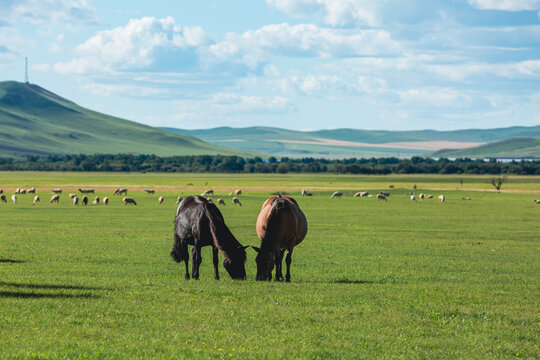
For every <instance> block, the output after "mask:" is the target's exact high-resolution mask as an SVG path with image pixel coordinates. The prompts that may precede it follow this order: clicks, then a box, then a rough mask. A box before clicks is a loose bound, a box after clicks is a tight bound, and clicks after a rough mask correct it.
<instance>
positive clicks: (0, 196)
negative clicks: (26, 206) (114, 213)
mask: <svg viewBox="0 0 540 360" xmlns="http://www.w3.org/2000/svg"><path fill="white" fill-rule="evenodd" d="M62 191H63V190H62V189H51V192H52V193H53V195H52V196H51V198H50V200H49V203H51V204H52V203H59V202H60V195H61V194H62ZM78 191H79V192H80V193H81V195H82V196H81V197H80V198H79V196H77V194H75V193H71V194H69V198H70V199H71V200H72V202H73V205H74V206H77V205H79V203H80V204H82V205H87V204H88V202H89V201H90V200H89V198H88V196H87V195H86V194H93V193H94V189H78ZM144 191H145V192H146V193H147V194H154V193H155V190H154V189H144ZM35 193H36V188H35V187H33V188H31V189H21V188H17V189H16V190H15V191H14V194H13V195H11V201H12V202H13V204H16V203H17V195H20V194H35ZM127 193H128V189H126V188H117V189H115V190H114V191H113V195H127ZM213 194H214V190H207V191H205V192H204V193H202V194H201V195H202V196H208V195H213ZM240 194H242V190H241V189H236V190H235V191H234V192H231V193H230V194H229V196H232V197H233V198H232V203H233V204H234V205H240V206H242V203H241V202H240V199H239V198H238V196H240ZM234 195H236V196H234ZM182 199H183V198H182V196H179V197H178V199H177V201H176V204H179V203H180V202H181V201H182ZM208 200H210V201H211V200H212V199H211V198H208ZM163 201H164V198H163V196H160V197H159V198H158V203H159V204H160V205H161V204H163ZM0 202H3V203H6V202H7V199H6V196H5V194H4V190H2V189H0ZM39 202H41V199H40V197H39V195H35V196H34V201H33V202H32V204H34V205H35V204H37V203H39ZM100 203H102V204H103V205H108V204H109V198H108V197H104V198H103V199H101V198H100V197H99V196H95V197H94V200H93V201H92V204H94V205H99V204H100ZM122 203H123V204H124V205H127V204H133V205H137V202H136V201H135V199H134V198H132V197H127V196H125V197H123V198H122ZM218 205H225V200H223V199H222V198H220V199H218Z"/></svg>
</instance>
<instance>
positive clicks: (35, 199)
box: [32, 195, 39, 205]
mask: <svg viewBox="0 0 540 360" xmlns="http://www.w3.org/2000/svg"><path fill="white" fill-rule="evenodd" d="M38 202H39V195H36V196H34V201H33V202H32V205H35V204H37V203H38Z"/></svg>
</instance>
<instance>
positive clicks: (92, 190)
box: [79, 189, 94, 194]
mask: <svg viewBox="0 0 540 360" xmlns="http://www.w3.org/2000/svg"><path fill="white" fill-rule="evenodd" d="M79 191H80V192H81V193H82V194H93V193H94V189H79Z"/></svg>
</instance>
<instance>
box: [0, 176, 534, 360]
mask: <svg viewBox="0 0 540 360" xmlns="http://www.w3.org/2000/svg"><path fill="white" fill-rule="evenodd" d="M460 179H461V177H450V176H425V177H422V176H386V177H385V176H380V177H367V176H362V177H360V176H332V175H285V176H278V175H272V176H267V175H252V176H248V175H205V174H114V173H97V174H96V173H33V172H7V173H6V172H0V188H2V189H3V190H4V193H5V194H7V195H8V196H7V197H8V201H9V197H10V196H11V194H12V192H13V190H14V189H15V188H17V187H25V188H27V187H32V186H36V187H37V189H38V193H39V194H40V196H41V200H42V202H41V203H40V204H38V205H35V206H33V205H32V197H33V195H19V196H18V198H19V202H18V203H17V204H16V205H14V204H11V203H9V202H8V203H7V204H2V203H0V219H2V223H1V228H0V229H1V230H0V358H2V359H4V358H6V359H10V358H23V359H24V358H39V359H87V358H90V359H93V358H107V359H108V358H119V359H120V358H122V359H125V358H168V359H169V358H170V359H192V358H197V359H201V358H217V359H219V358H226V359H235V358H236V359H280V358H283V359H303V358H305V359H344V358H345V359H346V358H351V359H359V358H430V359H431V358H439V359H448V358H453V359H492V358H524V359H537V358H540V347H539V344H540V306H539V301H540V277H539V275H538V274H540V235H539V234H540V221H539V220H540V205H537V204H535V203H534V202H533V199H539V198H540V177H509V178H508V179H507V181H506V182H505V183H504V185H503V187H502V190H503V191H502V192H501V193H500V194H497V193H496V192H493V191H491V190H492V189H493V188H492V186H491V185H490V184H489V178H488V177H471V176H468V177H464V178H463V179H464V186H463V190H458V189H459V188H460V187H461V185H460V183H459V180H460ZM188 184H192V185H188ZM390 184H393V185H394V186H395V189H391V190H389V191H390V192H391V196H390V197H389V199H388V202H386V203H385V202H381V201H377V200H376V199H375V198H352V194H353V193H354V192H356V191H360V190H366V189H367V190H368V191H370V192H372V193H374V192H375V191H379V190H388V187H389V185H390ZM413 184H417V186H418V189H417V190H416V192H417V193H420V192H424V193H431V194H433V195H435V198H436V197H437V195H439V194H444V195H445V196H446V199H447V200H446V202H445V203H442V204H441V203H439V202H438V201H437V200H436V199H432V200H424V201H423V202H418V203H416V204H414V203H411V202H410V200H409V198H408V196H405V195H404V193H405V192H409V191H412V186H413ZM118 186H125V187H127V188H128V189H130V192H129V195H130V196H133V197H134V198H135V199H136V200H137V202H138V203H139V205H138V206H123V205H122V204H121V200H120V197H114V196H113V195H112V190H113V189H114V188H115V187H118ZM56 187H60V188H63V189H64V194H63V195H62V197H61V201H60V204H49V203H48V199H49V197H50V193H49V191H48V190H49V189H51V188H56ZM78 187H94V188H96V190H97V194H96V195H99V196H101V197H103V196H109V198H110V199H111V203H110V205H109V206H107V207H105V206H102V205H100V206H87V207H81V206H79V207H73V206H72V205H71V203H70V202H69V199H68V198H67V195H68V193H69V192H72V191H74V190H75V189H76V188H78ZM147 187H151V188H155V189H156V194H155V195H147V194H145V193H143V192H142V189H143V188H147ZM304 187H306V188H308V189H309V190H310V191H311V192H313V193H314V196H313V197H309V198H307V197H306V198H302V197H301V196H299V195H296V196H295V197H296V199H297V200H298V201H299V204H300V206H301V208H302V209H303V211H304V213H305V214H306V216H307V219H308V223H309V230H308V235H307V237H306V239H305V240H304V242H303V243H301V244H300V245H299V246H298V247H297V248H295V251H294V255H293V262H292V268H291V273H292V282H291V283H276V282H255V281H254V277H255V261H254V258H255V252H254V251H253V250H251V249H248V259H247V263H246V270H247V273H248V280H247V281H232V280H231V279H230V277H229V276H228V274H227V273H226V271H225V270H224V269H223V267H222V266H221V264H220V274H221V280H220V281H215V280H214V279H213V270H212V260H211V258H212V257H211V251H210V249H209V248H205V249H203V262H202V266H201V280H199V281H194V280H190V281H186V280H184V278H183V265H178V264H176V263H174V262H173V261H172V259H171V258H170V256H169V252H170V250H171V247H172V241H173V240H172V229H173V219H174V214H175V209H176V204H175V202H176V197H177V196H178V195H183V196H186V195H188V194H192V193H201V192H202V191H203V190H205V189H209V188H213V189H214V190H216V192H217V194H216V195H215V196H214V199H217V198H218V197H224V198H226V200H227V205H226V206H225V207H222V208H220V209H221V211H222V213H223V215H224V217H225V220H226V222H227V223H228V225H229V227H230V228H231V230H232V232H233V233H234V234H235V235H236V237H237V238H238V240H239V241H240V242H241V243H242V244H244V245H258V243H259V241H258V239H257V237H256V232H255V220H256V218H257V215H258V212H259V210H260V207H261V205H262V203H263V201H264V200H265V199H266V198H267V197H269V196H270V194H271V193H273V192H276V191H286V192H288V193H291V194H293V195H295V194H299V192H300V190H301V189H302V188H304ZM235 188H242V189H243V191H244V194H243V195H241V197H240V199H241V201H242V203H243V206H242V207H234V206H233V205H232V204H231V201H230V198H229V197H228V196H227V194H228V193H229V192H230V191H231V190H234V189H235ZM335 190H342V191H344V197H343V198H342V199H334V200H331V199H330V194H331V193H332V192H333V191H335ZM160 195H163V196H164V197H165V202H164V204H163V205H161V206H160V205H159V204H158V202H157V198H158V197H159V196H160ZM464 196H470V197H471V198H472V200H470V201H464V200H461V199H462V197H464Z"/></svg>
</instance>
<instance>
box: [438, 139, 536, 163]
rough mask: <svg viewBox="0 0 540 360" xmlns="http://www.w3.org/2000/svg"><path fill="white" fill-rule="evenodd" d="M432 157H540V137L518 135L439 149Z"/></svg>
mask: <svg viewBox="0 0 540 360" xmlns="http://www.w3.org/2000/svg"><path fill="white" fill-rule="evenodd" d="M431 155H432V156H434V157H450V158H452V157H455V158H457V157H461V158H463V157H474V158H485V157H490V158H495V157H500V158H503V157H520V158H540V137H536V138H530V137H520V138H510V139H504V140H499V141H494V142H491V143H489V144H485V145H481V146H478V147H474V148H470V149H462V150H449V149H444V150H439V151H436V152H434V153H433V154H431Z"/></svg>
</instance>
